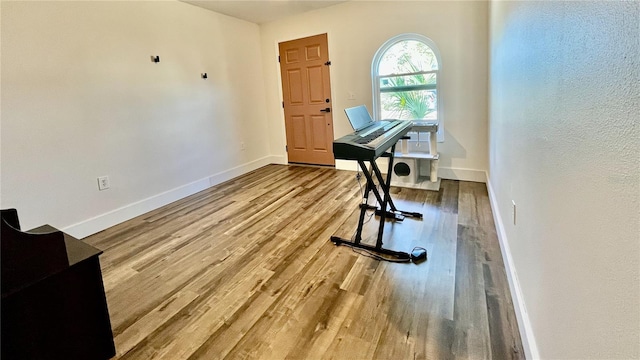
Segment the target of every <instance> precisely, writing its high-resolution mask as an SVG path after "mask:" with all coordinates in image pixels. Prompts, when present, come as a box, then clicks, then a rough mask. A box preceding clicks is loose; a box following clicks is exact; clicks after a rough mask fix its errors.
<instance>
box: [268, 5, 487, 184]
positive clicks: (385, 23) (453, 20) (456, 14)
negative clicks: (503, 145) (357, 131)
mask: <svg viewBox="0 0 640 360" xmlns="http://www.w3.org/2000/svg"><path fill="white" fill-rule="evenodd" d="M487 32H488V3H486V2H454V1H452V2H444V1H442V2H429V1H426V2H416V1H352V2H347V3H344V4H340V5H336V6H331V7H327V8H324V9H319V10H315V11H312V12H308V13H305V14H301V15H297V16H294V17H291V18H287V19H285V20H281V21H275V22H271V23H267V24H264V25H262V26H261V37H262V56H263V64H264V74H265V86H266V92H267V116H268V121H269V139H270V142H269V145H270V149H271V154H273V155H277V156H279V157H280V160H281V162H283V163H285V162H286V153H285V144H286V140H285V130H284V114H283V111H282V106H281V101H282V91H281V84H280V75H279V64H278V62H277V57H278V53H277V52H278V49H277V45H278V43H279V42H282V41H287V40H293V39H297V38H301V37H306V36H311V35H316V34H321V33H327V34H328V42H329V57H330V59H331V89H332V94H333V96H332V107H333V121H334V129H335V134H334V135H335V138H338V137H341V136H343V135H346V134H348V133H350V132H352V131H353V130H352V129H351V127H350V126H349V123H348V122H347V119H346V117H345V115H344V111H343V110H344V109H345V108H347V107H352V106H356V105H360V104H365V105H366V106H367V108H368V109H369V110H370V111H371V110H372V108H371V106H372V94H371V61H372V60H373V56H374V54H375V52H376V51H377V50H378V48H379V47H380V46H381V45H382V44H383V43H384V42H385V41H387V40H388V39H389V38H391V37H393V36H395V35H398V34H401V33H419V34H422V35H424V36H427V37H429V38H430V39H432V40H433V41H434V42H435V43H436V44H437V46H438V48H439V49H440V52H441V55H442V62H443V64H442V72H441V81H442V83H441V93H442V103H443V105H444V110H443V111H442V113H443V115H444V122H445V140H444V143H440V144H438V146H439V148H438V150H439V152H440V153H441V160H440V167H441V168H445V169H444V171H442V172H441V175H442V176H445V175H444V174H448V175H449V177H456V176H458V177H459V178H467V179H472V180H477V179H480V180H481V181H484V179H485V175H484V174H485V170H486V169H487V167H488V160H487V151H488V150H487V67H488V63H487V61H488V60H487V58H488V45H487V44H488V37H487ZM349 92H353V93H354V94H355V95H356V96H355V97H356V98H355V100H348V99H347V97H348V94H349ZM338 165H340V164H339V163H338ZM352 170H355V167H354V168H353V169H352Z"/></svg>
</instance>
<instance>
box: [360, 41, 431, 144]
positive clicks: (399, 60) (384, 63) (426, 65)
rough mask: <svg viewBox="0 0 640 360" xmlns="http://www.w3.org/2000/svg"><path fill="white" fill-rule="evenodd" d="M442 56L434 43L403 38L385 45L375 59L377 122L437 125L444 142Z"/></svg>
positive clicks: (375, 112) (373, 65)
mask: <svg viewBox="0 0 640 360" xmlns="http://www.w3.org/2000/svg"><path fill="white" fill-rule="evenodd" d="M441 68H442V63H441V61H440V52H439V51H438V48H437V47H436V45H435V43H434V42H433V41H431V39H429V38H427V37H425V36H422V35H419V34H401V35H398V36H395V37H393V38H391V39H389V40H388V41H387V42H385V43H384V44H382V46H381V47H380V48H379V49H378V51H377V52H376V54H375V56H374V57H373V63H372V64H371V78H372V81H373V113H374V118H375V119H401V120H433V121H437V122H438V124H439V126H438V141H442V139H443V135H442V134H443V122H442V101H441V99H440V98H439V96H438V94H439V91H438V85H439V83H440V70H441Z"/></svg>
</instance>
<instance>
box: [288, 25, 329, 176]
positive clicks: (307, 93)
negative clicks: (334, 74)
mask: <svg viewBox="0 0 640 360" xmlns="http://www.w3.org/2000/svg"><path fill="white" fill-rule="evenodd" d="M278 45H279V51H280V73H281V77H282V92H283V94H282V96H283V99H284V118H285V120H284V122H285V129H286V132H287V152H288V154H287V155H288V157H289V162H295V163H305V164H316V165H335V160H334V158H333V117H332V116H331V115H332V113H331V83H330V79H329V63H328V62H329V51H328V46H327V34H321V35H316V36H311V37H307V38H302V39H297V40H292V41H287V42H282V43H280V44H278Z"/></svg>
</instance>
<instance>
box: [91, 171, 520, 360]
mask: <svg viewBox="0 0 640 360" xmlns="http://www.w3.org/2000/svg"><path fill="white" fill-rule="evenodd" d="M362 185H364V183H363V184H362ZM392 196H393V199H394V202H395V204H396V206H397V207H398V208H399V209H401V210H408V211H418V212H421V213H423V214H424V219H422V220H414V219H410V218H407V219H405V220H404V221H403V222H388V223H387V224H386V225H385V237H384V244H385V245H384V246H385V247H387V248H390V249H394V250H399V251H407V252H409V251H411V249H413V247H415V246H421V247H424V248H426V249H427V251H428V260H427V261H426V262H423V263H421V264H417V265H416V264H397V263H389V262H381V261H378V260H375V259H372V258H370V257H367V256H365V255H361V254H358V253H356V252H355V251H353V250H352V249H350V248H348V247H344V246H340V247H337V246H335V245H333V244H332V243H331V242H330V241H329V238H330V237H331V236H332V235H337V236H341V237H344V238H350V237H351V236H353V234H354V232H355V229H356V225H357V221H358V204H359V203H360V202H361V197H362V195H361V188H360V186H359V184H358V182H357V181H356V179H355V173H354V172H350V171H339V170H335V169H328V168H313V167H301V166H283V165H269V166H266V167H263V168H261V169H258V170H256V171H253V172H251V173H249V174H246V175H244V176H241V177H239V178H236V179H234V180H231V181H229V182H226V183H224V184H221V185H218V186H215V187H213V188H210V189H207V190H205V191H202V192H200V193H198V194H195V195H192V196H190V197H188V198H185V199H182V200H180V201H177V202H175V203H172V204H170V205H167V206H165V207H162V208H160V209H157V210H155V211H153V212H150V213H147V214H144V215H142V216H139V217H137V218H135V219H132V220H129V221H127V222H124V223H122V224H119V225H117V226H114V227H113V228H110V229H107V230H105V231H103V232H100V233H98V234H96V235H93V236H91V237H88V238H86V239H85V241H86V242H87V243H89V244H92V245H94V246H96V247H98V248H100V249H102V250H104V254H103V255H102V256H101V266H102V271H103V277H104V283H105V289H106V293H107V302H108V305H109V312H110V315H111V324H112V327H113V334H114V338H115V343H116V351H117V356H116V359H172V360H177V359H223V358H224V359H523V358H524V352H523V350H522V344H521V341H520V335H519V333H518V327H517V324H516V318H515V314H514V311H513V304H512V302H511V297H510V295H509V288H508V284H507V278H506V274H505V269H504V264H503V261H502V257H501V254H500V248H499V244H498V240H497V237H496V231H495V227H494V224H493V217H492V214H491V208H490V206H489V201H488V197H487V191H486V187H485V185H484V184H481V183H471V182H458V181H448V180H443V181H442V185H441V189H440V191H439V192H433V191H425V190H413V189H400V188H392ZM374 201H375V199H373V201H370V203H372V204H373V203H374ZM377 223H378V222H377V218H376V217H372V218H371V219H370V221H369V222H368V223H367V224H366V226H365V231H364V236H363V238H364V239H365V242H367V243H371V244H374V243H375V233H376V231H377Z"/></svg>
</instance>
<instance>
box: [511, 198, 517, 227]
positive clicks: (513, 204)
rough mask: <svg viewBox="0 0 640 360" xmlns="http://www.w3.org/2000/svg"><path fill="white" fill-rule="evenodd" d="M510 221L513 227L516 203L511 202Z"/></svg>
mask: <svg viewBox="0 0 640 360" xmlns="http://www.w3.org/2000/svg"><path fill="white" fill-rule="evenodd" d="M511 220H513V225H515V224H516V202H515V201H514V200H511Z"/></svg>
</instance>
